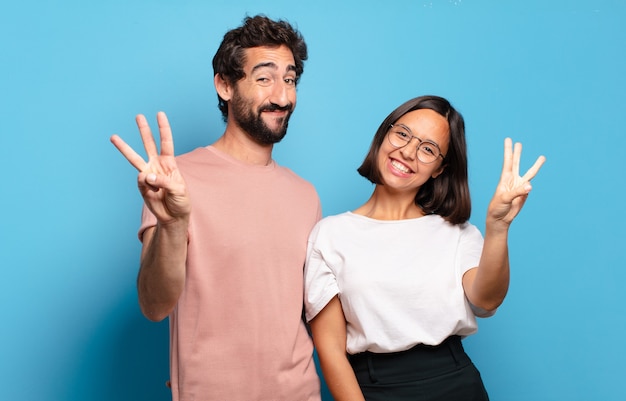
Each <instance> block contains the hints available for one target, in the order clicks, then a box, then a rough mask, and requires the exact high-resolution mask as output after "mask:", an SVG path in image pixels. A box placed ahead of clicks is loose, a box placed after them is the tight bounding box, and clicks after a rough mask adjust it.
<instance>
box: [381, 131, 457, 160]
mask: <svg viewBox="0 0 626 401" xmlns="http://www.w3.org/2000/svg"><path fill="white" fill-rule="evenodd" d="M393 127H402V128H403V129H405V130H407V132H408V133H409V135H410V136H411V137H410V138H409V140H408V141H406V143H405V144H404V145H402V146H396V145H394V143H393V142H391V139H390V138H389V135H390V134H391V129H392V128H393ZM386 137H387V141H388V142H389V144H390V145H391V146H393V147H394V148H396V149H402V148H403V147H405V146H407V145H408V144H409V143H411V141H412V140H413V138H415V139H417V140H418V141H419V143H418V144H417V147H416V148H415V156H416V157H417V160H419V161H420V162H422V163H424V164H432V163H434V162H436V161H437V158H438V157H441V160H445V159H446V156H445V155H444V154H443V153H442V152H441V149H440V148H439V145H437V144H436V143H435V142H432V141H424V140H422V139H421V138H420V137H418V136H415V135H413V131H411V129H410V128H409V127H407V126H406V125H404V124H389V128H388V129H387V135H386ZM422 144H429V145H433V146H434V147H436V148H437V150H438V151H439V155H437V157H435V159H434V160H431V161H428V162H425V161H423V160H422V159H421V158H420V152H419V151H420V148H421V147H422Z"/></svg>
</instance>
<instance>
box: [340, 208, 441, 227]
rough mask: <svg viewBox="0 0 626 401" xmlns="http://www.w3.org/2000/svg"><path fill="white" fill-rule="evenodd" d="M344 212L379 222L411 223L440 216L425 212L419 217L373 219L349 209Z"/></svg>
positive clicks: (358, 217)
mask: <svg viewBox="0 0 626 401" xmlns="http://www.w3.org/2000/svg"><path fill="white" fill-rule="evenodd" d="M345 214H347V215H348V216H352V217H354V218H357V219H362V220H366V221H371V222H375V223H380V224H401V223H411V222H416V221H424V219H426V220H429V218H432V217H435V216H436V217H441V216H439V215H437V214H426V215H424V216H421V217H413V218H410V219H400V220H380V219H375V218H373V217H368V216H364V215H362V214H358V213H354V212H353V211H351V210H349V211H347V212H345Z"/></svg>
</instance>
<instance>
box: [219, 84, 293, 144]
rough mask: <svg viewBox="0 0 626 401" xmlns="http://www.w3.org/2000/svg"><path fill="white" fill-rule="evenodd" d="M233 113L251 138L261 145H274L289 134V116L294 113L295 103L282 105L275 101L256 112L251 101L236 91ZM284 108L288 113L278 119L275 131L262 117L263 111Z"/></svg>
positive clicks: (238, 123) (234, 117)
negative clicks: (247, 100)
mask: <svg viewBox="0 0 626 401" xmlns="http://www.w3.org/2000/svg"><path fill="white" fill-rule="evenodd" d="M231 104H232V106H233V107H232V113H233V119H234V120H235V123H237V125H239V127H241V129H242V130H244V131H245V132H246V133H247V134H248V136H249V137H250V138H252V139H253V140H254V141H255V142H257V143H259V144H261V145H273V144H275V143H278V142H280V141H281V140H282V139H283V138H284V137H285V135H286V134H287V126H288V125H289V117H291V113H293V103H289V104H288V105H287V106H284V107H280V106H277V105H275V104H273V103H270V104H266V105H264V106H261V107H259V109H258V110H257V111H256V114H255V112H254V109H253V108H252V107H251V105H250V103H248V102H246V101H245V99H243V98H242V97H241V96H240V95H239V94H238V93H235V95H234V96H233V98H232V99H231ZM276 110H284V111H287V114H286V115H285V116H284V117H282V118H280V119H279V120H278V123H279V124H280V126H279V127H278V128H277V129H276V130H275V131H274V130H272V129H271V128H270V127H268V126H267V124H265V121H263V119H262V118H261V114H262V113H263V111H276Z"/></svg>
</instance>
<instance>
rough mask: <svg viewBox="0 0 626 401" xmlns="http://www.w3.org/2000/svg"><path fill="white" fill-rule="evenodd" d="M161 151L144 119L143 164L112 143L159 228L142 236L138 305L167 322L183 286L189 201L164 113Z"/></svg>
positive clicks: (123, 145)
mask: <svg viewBox="0 0 626 401" xmlns="http://www.w3.org/2000/svg"><path fill="white" fill-rule="evenodd" d="M157 121H158V124H159V134H160V137H161V152H160V153H159V152H158V149H157V146H156V143H155V141H154V137H153V136H152V132H151V130H150V126H149V125H148V122H147V121H146V118H145V117H144V116H143V115H138V116H137V119H136V122H137V127H138V128H139V133H140V134H141V139H142V141H143V145H144V148H145V149H146V153H147V155H148V161H145V160H144V159H143V158H142V157H141V156H140V155H139V154H137V152H135V151H134V150H133V149H132V148H131V147H130V146H129V145H128V144H126V142H124V141H123V140H122V138H120V137H119V136H117V135H113V136H112V137H111V142H112V143H113V145H115V147H116V148H117V149H118V150H119V151H120V153H122V155H124V157H125V158H126V159H127V160H128V161H129V163H130V164H132V165H133V166H134V167H135V168H136V169H137V170H138V171H139V175H138V176H137V186H138V188H139V192H140V193H141V196H142V197H143V200H144V203H145V204H146V206H147V207H148V209H149V210H150V211H151V212H152V214H154V216H155V217H156V220H157V224H156V226H154V227H151V228H148V229H146V231H145V232H144V233H143V241H142V242H143V248H142V251H141V266H140V269H139V276H138V278H137V290H138V292H139V304H140V306H141V310H142V312H143V313H144V315H145V316H146V317H147V318H148V319H150V320H153V321H159V320H163V319H164V318H165V317H166V316H167V315H168V314H169V313H170V312H171V311H172V309H174V307H175V305H176V302H177V301H178V297H179V296H180V294H181V292H182V290H183V288H184V285H185V261H186V258H187V230H188V226H189V215H190V213H191V202H190V200H189V195H188V193H187V187H186V184H185V180H184V179H183V177H182V175H181V173H180V171H179V170H178V166H177V164H176V159H175V157H174V140H173V138H172V131H171V128H170V125H169V122H168V120H167V117H166V115H165V113H163V112H159V113H158V114H157Z"/></svg>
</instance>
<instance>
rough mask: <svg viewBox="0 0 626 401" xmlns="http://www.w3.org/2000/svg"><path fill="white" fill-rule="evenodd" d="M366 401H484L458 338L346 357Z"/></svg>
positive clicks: (482, 388)
mask: <svg viewBox="0 0 626 401" xmlns="http://www.w3.org/2000/svg"><path fill="white" fill-rule="evenodd" d="M348 358H349V360H350V364H351V365H352V368H353V369H354V373H355V374H356V378H357V380H358V382H359V385H360V386H361V391H362V392H363V395H364V396H365V399H366V400H367V401H457V400H458V401H488V400H489V396H488V395H487V391H486V390H485V386H484V385H483V381H482V379H481V377H480V373H479V372H478V370H477V369H476V367H475V366H474V364H473V363H472V361H471V360H470V358H469V356H468V355H467V354H466V353H465V350H464V349H463V345H462V344H461V338H460V337H459V336H451V337H448V338H447V339H446V340H445V341H444V342H442V343H441V344H439V345H437V346H428V345H417V346H415V347H413V348H411V349H409V350H407V351H402V352H393V353H383V354H379V353H372V352H363V353H360V354H356V355H350V356H348Z"/></svg>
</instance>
